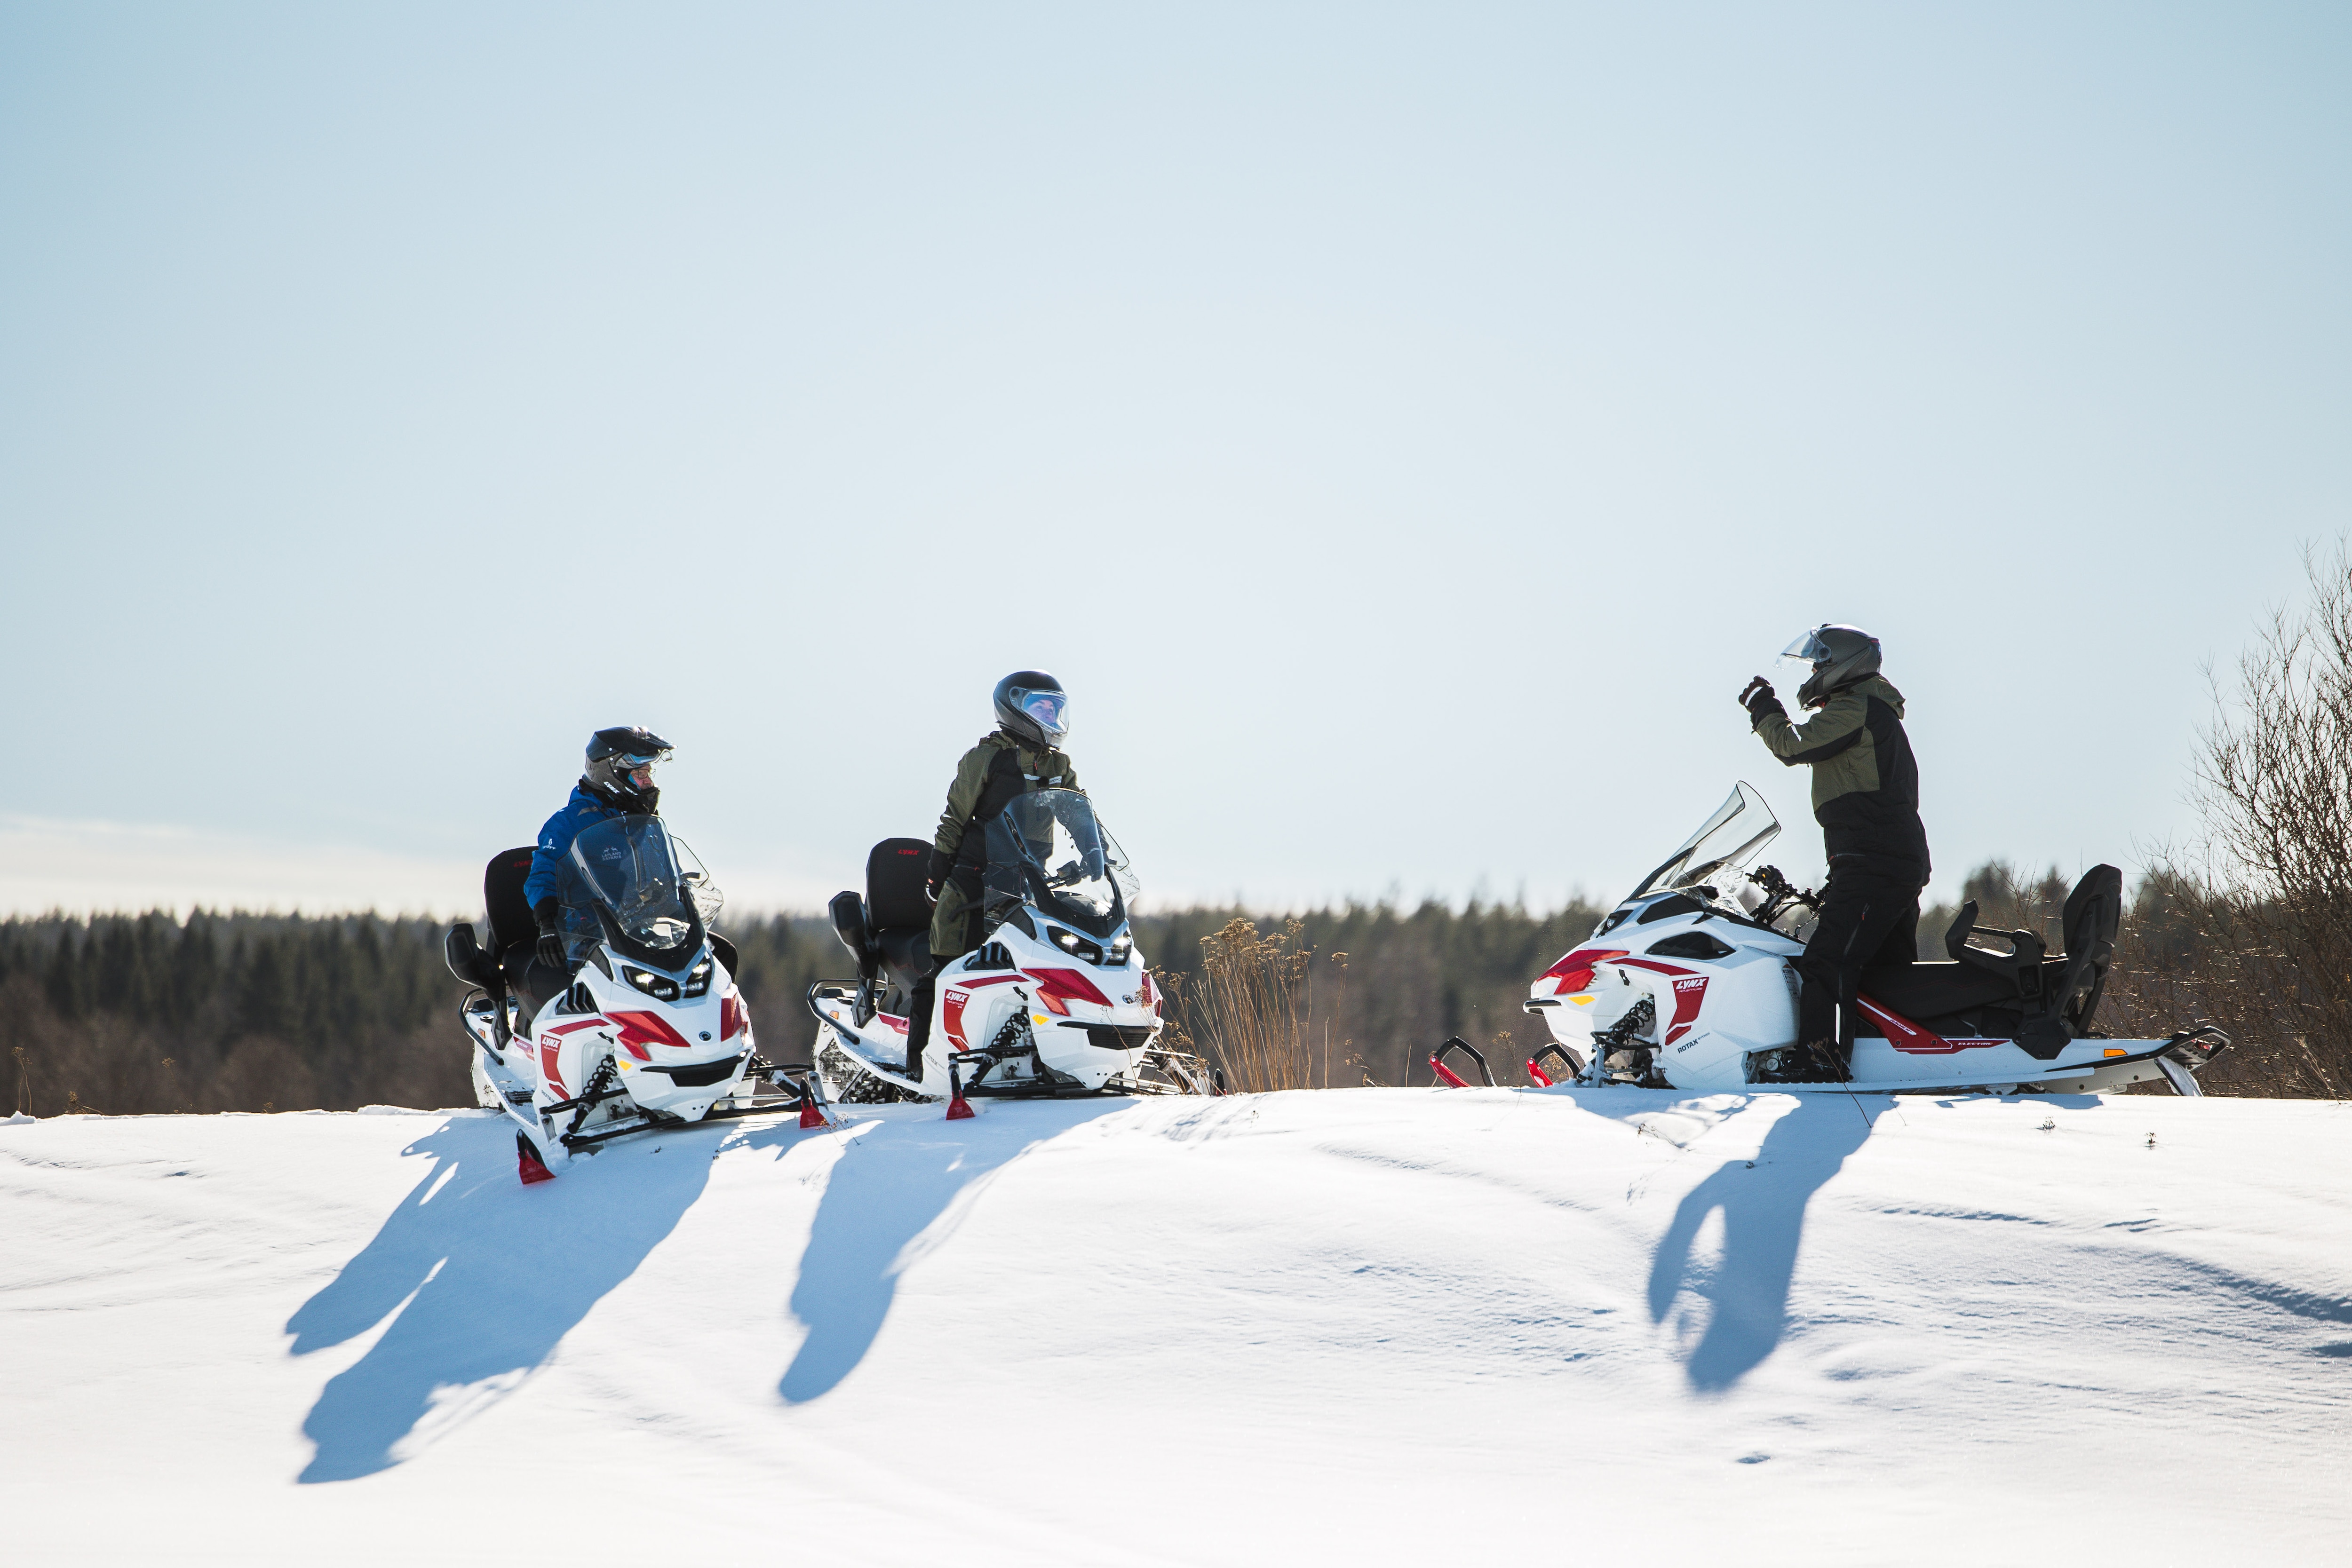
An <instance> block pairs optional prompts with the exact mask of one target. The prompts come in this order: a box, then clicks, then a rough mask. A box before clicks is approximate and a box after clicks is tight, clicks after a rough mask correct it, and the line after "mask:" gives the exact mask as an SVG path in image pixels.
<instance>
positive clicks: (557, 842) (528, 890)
mask: <svg viewBox="0 0 2352 1568" xmlns="http://www.w3.org/2000/svg"><path fill="white" fill-rule="evenodd" d="M625 814H626V813H625V812H622V811H620V810H615V809H614V808H613V807H611V806H607V805H606V804H604V801H602V800H598V799H596V797H595V796H593V795H591V794H590V793H588V791H587V790H585V789H582V788H580V787H579V786H578V785H576V784H575V785H573V786H572V799H570V800H566V801H565V802H563V810H561V811H558V812H556V813H555V815H553V816H552V817H550V818H548V819H547V826H545V827H543V828H541V829H540V830H539V844H538V847H536V848H535V849H533V850H532V851H531V852H530V876H529V877H528V878H526V879H525V880H524V882H523V884H522V895H523V898H524V899H525V900H526V901H527V902H528V903H529V904H530V906H531V907H532V908H533V909H537V908H538V907H539V903H540V900H541V899H543V898H560V897H562V890H563V868H564V865H565V864H566V862H567V857H568V856H570V854H571V853H572V840H574V839H576V838H578V837H579V836H580V831H581V830H582V829H583V828H587V827H593V826H594V825H595V824H596V823H598V822H601V821H604V820H605V819H607V818H610V817H618V816H623V815H625Z"/></svg>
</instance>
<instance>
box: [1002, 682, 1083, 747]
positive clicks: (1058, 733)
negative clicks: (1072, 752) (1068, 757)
mask: <svg viewBox="0 0 2352 1568" xmlns="http://www.w3.org/2000/svg"><path fill="white" fill-rule="evenodd" d="M1007 695H1009V696H1011V697H1012V698H1013V706H1014V707H1016V708H1018V709H1020V710H1021V711H1022V712H1023V713H1024V714H1026V715H1027V716H1029V717H1030V718H1031V719H1033V720H1034V721H1035V723H1036V726H1037V728H1038V730H1039V732H1040V733H1042V734H1043V735H1044V736H1045V738H1046V739H1048V740H1059V739H1061V738H1062V737H1064V736H1066V735H1067V734H1069V733H1070V723H1069V713H1070V699H1069V698H1068V697H1067V696H1066V695H1063V694H1062V693H1060V692H1033V691H1027V690H1024V689H1023V688H1022V687H1019V686H1015V687H1013V690H1012V691H1011V692H1010V693H1008V694H1007Z"/></svg>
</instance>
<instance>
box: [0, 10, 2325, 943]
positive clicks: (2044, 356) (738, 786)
mask: <svg viewBox="0 0 2352 1568" xmlns="http://www.w3.org/2000/svg"><path fill="white" fill-rule="evenodd" d="M2347 67H2352V11H2347V10H2346V9H2345V8H2343V7H2341V6H2331V5H2247V4H2231V5H2201V6H2200V5H2159V4H2145V3H2135V4H2128V5H2092V4H2083V5H2042V4H2036V5H1970V6H1966V7H1961V6H1927V5H1863V4H1850V5H1847V4H1840V5H1807V4H1793V5H1775V6H1769V7H1764V6H1752V5H1649V6H1642V7H1626V6H1601V5H1593V6H1578V5H1471V4H1458V3H1449V4H1444V5H1435V4H1432V5H1361V4H1356V5H1265V4H1252V5H1200V4H1192V5H1122V6H1117V7H1107V6H1094V5H990V6H971V5H888V4H882V5H860V6H856V7H835V6H792V5H709V4H706V5H667V6H661V7H625V6H600V5H579V4H565V5H547V6H533V5H431V4H413V3H412V4H403V5H359V4H355V5H338V6H332V7H324V6H314V5H257V4H224V5H212V6H204V7H196V6H185V5H104V4H94V5H75V6H62V5H47V4H40V5H28V4H22V3H19V0H0V214H5V218H0V224H5V235H6V243H5V246H0V656H5V672H6V673H5V688H0V689H5V711H6V714H7V717H8V721H9V722H8V728H9V731H10V733H11V734H12V735H13V736H14V737H15V738H16V748H17V749H16V758H15V760H14V763H13V765H12V766H10V767H9V768H7V769H6V770H5V776H0V908H13V909H18V910H34V909H41V908H47V907H49V906H51V905H59V906H64V907H68V908H76V909H87V908H117V907H125V908H127V907H139V906H143V905H145V904H153V903H161V904H167V905H171V906H173V907H177V908H181V909H185V908H187V907H191V906H193V905H195V904H211V905H215V906H217V905H222V904H247V905H259V904H270V905H275V906H278V907H306V908H314V909H331V908H351V907H367V906H374V907H380V908H383V909H386V910H387V911H390V910H395V909H397V910H407V911H415V912H428V911H429V912H441V913H457V912H463V911H465V910H467V909H470V908H472V907H474V906H475V905H476V904H477V903H478V889H479V874H480V867H481V865H482V863H483V862H485V861H486V860H488V858H489V856H490V855H491V854H493V853H494V852H497V851H499V850H500V849H502V848H505V847H507V846H509V845H511V844H516V843H521V842H526V841H529V840H530V838H531V836H532V835H533V833H534V832H535V831H536V829H537V826H538V824H539V823H540V821H541V820H542V819H543V818H545V817H546V816H547V814H548V813H549V812H551V811H552V810H554V809H555V808H556V807H557V806H558V805H559V804H561V802H562V799H563V797H564V795H565V793H566V791H567V789H568V788H569V786H570V783H571V781H572V779H573V778H574V777H575V776H576V775H577V772H578V770H579V767H580V754H581V748H582V747H583V745H584V744H585V742H586V739H587V737H588V736H589V734H590V732H592V731H593V730H594V729H596V728H598V727H603V726H606V725H614V724H642V725H646V726H649V727H652V728H654V729H655V730H656V731H658V732H659V733H660V734H661V735H662V736H664V737H666V738H667V739H669V740H670V741H672V742H673V743H675V745H676V746H677V757H676V759H675V761H674V763H673V764H672V765H671V766H670V767H669V768H667V770H666V772H665V775H664V779H663V785H664V789H665V799H664V806H665V810H666V814H667V817H668V819H669V821H670V822H671V824H672V825H673V827H674V828H675V829H676V830H677V832H678V833H679V834H680V835H681V836H682V837H684V838H685V839H687V840H688V841H689V842H690V843H691V844H693V845H694V847H695V848H696V849H697V850H698V852H700V855H701V858H702V859H703V860H704V861H705V862H708V863H709V865H710V867H711V868H712V870H713V872H714V873H716V875H717V879H718V881H719V883H721V884H722V885H723V886H724V887H726V888H727V889H728V891H729V893H730V898H731V900H732V902H733V904H734V905H735V906H736V907H737V908H738V909H755V908H773V907H803V908H814V907H816V906H817V905H818V904H821V903H822V901H823V900H824V897H825V896H827V895H828V894H830V893H831V892H832V891H834V890H835V889H837V888H841V887H847V886H853V885H856V883H857V881H858V878H859V875H860V873H861V869H862V866H863V863H864V858H865V852H866V848H867V847H868V846H869V845H870V844H872V843H873V842H874V841H876V840H877V839H881V838H884V837H888V836H893V835H900V834H910V833H911V834H921V835H928V834H929V832H930V831H931V829H932V827H933V825H934V823H935V821H936V819H937V815H938V812H939V810H940V802H941V800H942V799H943V796H944V792H945V789H946V786H947V783H948V780H949V778H950V773H951V771H952V769H953V768H954V765H955V761H956V759H957V758H958V757H959V756H960V755H961V753H962V752H963V751H964V750H965V749H966V748H967V747H970V746H971V744H972V742H973V741H974V740H975V739H977V738H978V737H980V735H981V734H982V732H983V731H985V730H986V729H987V728H988V727H990V725H991V723H992V717H991V714H990V710H989V693H990V689H991V687H992V685H993V684H994V682H995V681H996V679H997V678H998V677H999V676H1000V675H1002V674H1005V673H1006V672H1008V671H1010V670H1013V669H1016V668H1024V667H1041V668H1044V669H1046V670H1050V671H1052V672H1054V673H1055V674H1057V675H1059V676H1060V677H1061V679H1062V680H1063V681H1064V683H1065V684H1066V685H1067V687H1068V688H1069V690H1070V691H1071V693H1072V694H1073V718H1074V734H1073V737H1072V742H1071V748H1072V752H1073V756H1074V758H1075V759H1076V765H1077V767H1078V769H1079V772H1080V774H1081V777H1082V779H1083V781H1084V783H1085V785H1086V786H1087V789H1088V790H1089V791H1090V792H1091V793H1092V794H1093V796H1094V797H1095V799H1096V801H1097V805H1098V807H1099V809H1100V810H1101V811H1102V814H1103V816H1104V818H1105V820H1106V821H1107V822H1108V824H1109V826H1110V827H1111V829H1112V831H1114V832H1115V833H1116V834H1117V835H1118V837H1119V839H1120V840H1121V841H1122V842H1123V843H1124V844H1125V846H1126V848H1127V850H1128V852H1129V855H1130V857H1131V858H1132V860H1133V862H1134V863H1135V868H1136V870H1137V872H1138V873H1139V876H1140V877H1141V879H1142V881H1143V883H1144V884H1145V887H1146V890H1147V894H1148V895H1149V897H1150V901H1151V902H1152V903H1156V904H1160V905H1161V906H1163V907H1165V906H1168V905H1170V904H1183V903H1189V902H1192V901H1193V900H1196V899H1198V900H1223V899H1228V898H1235V897H1238V898H1241V899H1244V900H1245V901H1247V902H1249V903H1250V904H1254V905H1257V906H1260V907H1265V908H1276V907H1283V906H1290V905H1297V904H1310V903H1316V902H1320V901H1324V900H1328V899H1338V898H1345V897H1364V898H1375V897H1381V896H1394V897H1398V898H1402V899H1407V900H1412V899H1418V898H1420V897H1423V896H1424V895H1431V896H1437V897H1441V898H1446V899H1450V900H1457V901H1458V900H1460V899H1463V898H1465V897H1468V896H1471V895H1473V894H1477V895H1480V896H1484V897H1487V898H1502V899H1509V898H1513V897H1520V898H1524V899H1525V900H1526V901H1527V902H1528V904H1530V905H1532V906H1536V907H1551V906H1556V905H1558V904H1560V903H1562V902H1564V901H1565V900H1566V899H1568V898H1569V897H1570V896H1571V895H1572V894H1575V893H1577V892H1578V891H1580V890H1581V891H1582V892H1584V893H1585V894H1589V895H1591V896H1594V897H1598V898H1613V896H1615V895H1616V894H1618V893H1620V892H1622V890H1623V889H1624V888H1625V887H1626V886H1627V885H1629V884H1630V883H1632V882H1633V880H1634V879H1635V878H1637V877H1638V876H1639V875H1640V874H1641V873H1643V871H1645V870H1647V869H1648V867H1649V866H1650V865H1651V864H1653V863H1654V862H1656V861H1657V860H1659V859H1661V858H1663V856H1664V853H1665V852H1666V851H1667V850H1669V849H1671V848H1672V847H1673V846H1674V844H1675V842H1676V841H1679V840H1681V839H1682V838H1683V837H1684V836H1685V833H1686V832H1687V831H1689V830H1690V829H1691V828H1692V827H1693V826H1695V825H1696V823H1697V822H1698V821H1699V820H1700V819H1701V818H1703V817H1704V816H1705V815H1706V813H1707V812H1708V811H1709V810H1711V809H1712V808H1713V807H1714V806H1715V805H1716V804H1717V802H1718V801H1719V800H1722V798H1723V797H1724V796H1725V794H1726V793H1727V791H1728V790H1729V789H1730V788H1731V786H1732V784H1733V783H1734V781H1735V780H1737V779H1748V780H1750V781H1752V782H1753V783H1755V784H1756V785H1757V786H1758V788H1759V789H1761V790H1762V791H1763V793H1764V795H1765V796H1766V798H1767V799H1768V800H1769V801H1770V802H1771V803H1772V805H1773V807H1774V809H1775V810H1776V811H1777V812H1778V814H1779V815H1780V819H1781V821H1782V822H1783V823H1784V824H1786V826H1787V830H1788V831H1787V832H1786V834H1785V835H1784V838H1783V840H1782V841H1781V843H1780V845H1777V846H1775V850H1774V852H1773V856H1772V858H1775V859H1777V860H1778V861H1779V862H1780V863H1781V864H1782V865H1783V867H1784V868H1785V869H1787V870H1789V871H1790V873H1791V874H1792V875H1799V876H1803V875H1806V874H1808V873H1812V874H1817V873H1818V870H1819V863H1820V862H1819V855H1820V850H1819V838H1818V833H1817V832H1816V831H1815V830H1814V829H1813V828H1812V826H1811V821H1810V820H1809V816H1810V813H1809V810H1808V806H1807V792H1806V779H1805V775H1804V773H1803V770H1801V769H1793V770H1792V769H1785V768H1782V767H1780V765H1779V764H1778V763H1777V762H1775V761H1774V760H1772V759H1771V758H1769V756H1768V755H1767V754H1766V753H1765V752H1764V750H1763V748H1762V747H1761V746H1760V745H1759V743H1758V742H1757V741H1756V740H1754V739H1753V738H1752V737H1750V736H1749V734H1748V723H1747V718H1746V716H1745V715H1744V714H1743V713H1741V712H1740V710H1739V709H1738V707H1737V706H1734V699H1735V695H1736V694H1737V693H1738V690H1739V688H1740V687H1741V685H1743V684H1744V683H1745V682H1746V681H1747V679H1748V676H1749V675H1751V674H1779V673H1780V672H1779V671H1778V670H1776V669H1775V668H1773V667H1771V664H1770V661H1771V658H1772V655H1773V654H1775V653H1777V652H1778V651H1779V650H1780V648H1781V647H1782V646H1783V645H1785V644H1786V643H1788V642H1789V641H1790V638H1791V637H1793V636H1794V635H1795V634H1796V633H1797V632H1800V631H1801V630H1802V629H1804V628H1806V627H1809V626H1811V625H1814V624H1816V623H1818V622H1824V621H1833V622H1852V623H1855V624H1859V625H1862V626H1864V627H1866V628H1868V629H1870V630H1871V631H1873V632H1875V633H1876V634H1878V635H1879V636H1880V637H1881V639H1882V640H1883V642H1884V644H1885V658H1886V673H1887V674H1888V676H1889V677H1890V678H1891V679H1892V680H1893V681H1894V683H1895V685H1897V686H1898V687H1899V688H1901V690H1902V691H1903V692H1904V694H1905V695H1906V699H1907V702H1908V716H1907V720H1906V723H1907V727H1908V729H1909V733H1910V736H1911V739H1912V744H1913V747H1914V748H1915V750H1916V754H1917V757H1918V759H1919V766H1920V770H1921V775H1922V797H1923V802H1922V811H1923V815H1924V817H1925V820H1926V821H1927V828H1928V832H1929V835H1930V839H1931V841H1932V843H1933V845H1934V848H1935V855H1936V861H1937V887H1938V888H1940V889H1948V888H1950V887H1953V886H1956V885H1957V883H1958V879H1959V877H1960V875H1961V874H1963V873H1964V872H1965V871H1966V869H1967V868H1968V867H1969V866H1970V865H1973V864H1975V863H1977V862H1980V861H1982V860H1984V859H1987V858H1989V857H1994V856H2000V857H2004V858H2008V859H2011V860H2014V861H2018V862H2024V863H2027V864H2030V865H2036V866H2039V865H2045V864H2056V865H2058V866H2060V867H2061V868H2062V869H2064V870H2066V871H2069V872H2072V871H2076V870H2080V869H2082V868H2084V867H2086V866H2088V865H2090V864H2092V863H2094V862H2098V861H2103V860H2104V861H2110V862H2116V863H2118V864H2121V865H2124V866H2126V868H2127V869H2136V868H2137V867H2138V866H2140V865H2142V864H2144V863H2146V861H2147V858H2148V857H2150V856H2151V855H2153V854H2155V853H2157V852H2159V851H2160V849H2161V847H2162V846H2164V845H2166V844H2168V843H2169V844H2175V845H2178V844H2180V843H2183V842H2185V841H2189V840H2191V839H2193V837H2194V834H2195V831H2196V821H2195V817H2194V814H2193V811H2192V810H2191V808H2190V806H2189V803H2188V796H2189V788H2190V783H2191V774H2190V768H2191V762H2192V758H2193V753H2194V748H2195V746H2196V742H2197V736H2198V733H2199V729H2200V726H2201V725H2203V724H2205V723H2207V722H2209V721H2210V717H2211V714H2212V696H2211V690H2210V685H2209V678H2208V674H2207V668H2208V666H2209V665H2211V666H2215V667H2217V668H2218V669H2220V670H2221V673H2223V674H2226V667H2227V665H2228V664H2229V663H2230V661H2231V660H2232V659H2234V658H2235V656H2236V654H2237V653H2238V651H2239V650H2240V649H2241V648H2242V646H2243V645H2244V643H2246V641H2247V640H2248V638H2249V636H2250V634H2251V633H2252V630H2253V628H2254V626H2255V625H2256V623H2257V622H2258V621H2259V619H2260V618H2261V617H2262V616H2263V614H2264V613H2265V612H2267V611H2268V610H2269V609H2270V608H2271V607H2273V606H2275V605H2278V604H2280V603H2283V602H2287V601H2291V600H2292V598H2293V596H2294V593H2295V591H2296V588H2297V584H2298V580H2299V573H2300V570H2301V566H2300V549H2301V547H2302V545H2303V544H2304V543H2305V541H2309V540H2315V539H2326V538H2333V537H2335V536H2336V535H2337V534H2339V533H2341V532H2342V531H2344V530H2345V529H2346V528H2347V527H2352V441H2347V437H2352V290H2347V279H2352V93H2347V91H2346V90H2345V82H2346V79H2347ZM1788 685H1789V683H1788V682H1786V681H1784V682H1783V688H1784V690H1785V689H1786V688H1787V686H1788Z"/></svg>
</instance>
